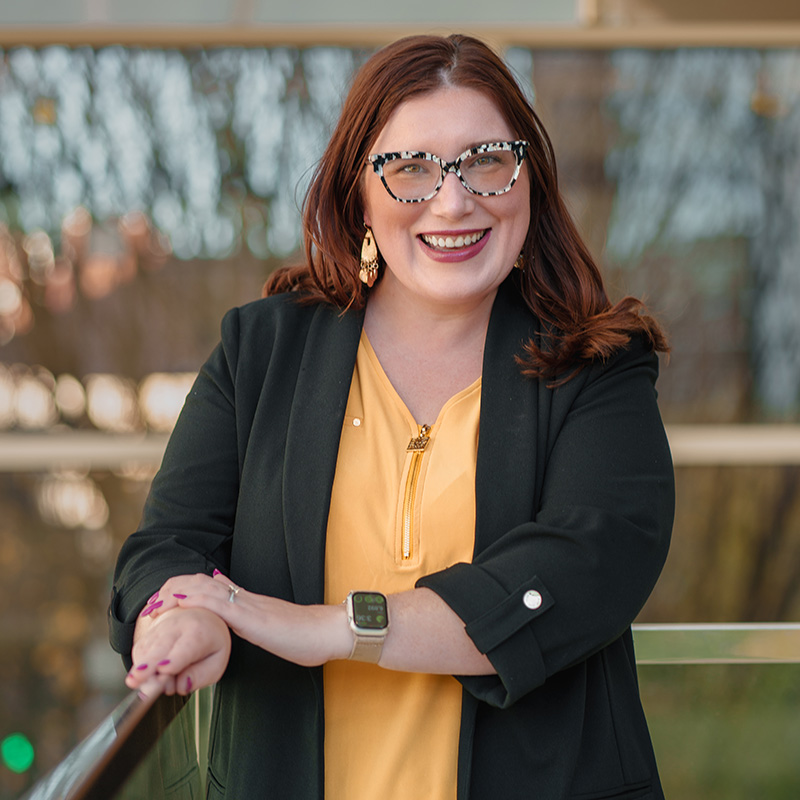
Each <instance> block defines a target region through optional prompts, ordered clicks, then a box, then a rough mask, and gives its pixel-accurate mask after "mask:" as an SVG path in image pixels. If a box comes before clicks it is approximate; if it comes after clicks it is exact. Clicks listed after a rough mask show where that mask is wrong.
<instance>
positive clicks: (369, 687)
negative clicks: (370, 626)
mask: <svg viewBox="0 0 800 800" xmlns="http://www.w3.org/2000/svg"><path fill="white" fill-rule="evenodd" d="M480 384H481V382H480V379H478V380H477V381H475V383H473V384H472V385H471V386H469V387H467V388H466V389H463V390H462V391H460V392H459V393H458V394H456V395H454V396H453V397H451V398H450V400H448V401H447V403H446V404H445V405H444V407H443V408H442V410H441V412H440V413H439V417H438V419H436V420H435V421H434V422H433V423H432V424H430V429H429V430H427V429H423V428H422V426H421V425H418V424H417V422H416V421H415V420H414V418H413V417H412V416H411V413H410V412H409V410H408V409H407V408H406V406H405V404H404V403H403V401H402V400H401V398H400V396H399V395H398V394H397V392H396V391H395V389H394V387H393V386H392V384H391V383H390V381H389V379H388V377H387V376H386V373H385V372H384V371H383V368H382V367H381V365H380V362H379V361H378V358H377V356H376V355H375V352H374V351H373V349H372V347H371V345H370V343H369V341H368V339H367V336H366V334H365V333H362V335H361V341H360V344H359V348H358V355H357V359H356V366H355V370H354V372H353V382H352V384H351V386H350V395H349V397H348V401H347V411H346V414H345V420H344V428H343V431H342V438H341V442H340V445H339V456H338V460H337V463H336V476H335V479H334V482H333V494H332V497H331V507H330V516H329V518H328V531H327V543H326V553H325V602H326V603H341V602H342V601H343V600H344V599H345V597H346V596H347V594H348V592H350V591H353V590H356V591H363V590H370V589H372V590H375V591H380V592H383V593H385V594H391V593H394V592H402V591H405V590H407V589H413V588H414V583H415V581H416V580H417V579H418V578H420V577H422V576H423V575H427V574H429V573H431V572H436V571H438V570H441V569H444V568H445V567H448V566H450V565H451V564H454V563H456V562H459V561H471V560H472V551H473V547H474V541H475V536H474V532H475V465H476V459H477V450H478V417H479V413H480ZM423 422H425V421H423ZM389 624H390V635H391V618H390V621H389ZM324 680H325V800H367V798H369V799H370V800H372V798H381V800H408V798H411V797H424V798H426V800H454V798H455V796H456V761H457V753H458V735H459V724H460V718H461V686H460V684H459V683H458V681H456V680H455V678H453V677H451V676H449V675H424V674H418V673H406V672H393V671H391V670H386V669H382V668H381V667H378V666H376V665H374V664H365V663H359V662H352V661H334V662H331V663H329V664H327V665H326V666H325V668H324Z"/></svg>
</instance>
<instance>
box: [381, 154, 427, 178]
mask: <svg viewBox="0 0 800 800" xmlns="http://www.w3.org/2000/svg"><path fill="white" fill-rule="evenodd" d="M431 168H432V162H430V161H426V160H425V159H421V158H397V159H395V160H394V161H391V162H389V163H388V164H387V165H386V166H385V167H384V168H383V172H384V175H386V177H387V178H423V177H428V176H429V175H430V174H431Z"/></svg>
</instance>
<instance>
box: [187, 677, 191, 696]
mask: <svg viewBox="0 0 800 800" xmlns="http://www.w3.org/2000/svg"><path fill="white" fill-rule="evenodd" d="M186 691H187V692H191V691H192V679H191V678H190V677H189V676H188V675H187V676H186Z"/></svg>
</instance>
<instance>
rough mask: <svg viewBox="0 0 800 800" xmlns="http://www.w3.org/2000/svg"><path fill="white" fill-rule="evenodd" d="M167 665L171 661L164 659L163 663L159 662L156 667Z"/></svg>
mask: <svg viewBox="0 0 800 800" xmlns="http://www.w3.org/2000/svg"><path fill="white" fill-rule="evenodd" d="M167 664H169V659H168V658H163V659H161V661H159V662H158V664H156V666H157V667H165V666H166V665H167Z"/></svg>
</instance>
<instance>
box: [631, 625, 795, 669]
mask: <svg viewBox="0 0 800 800" xmlns="http://www.w3.org/2000/svg"><path fill="white" fill-rule="evenodd" d="M633 638H634V642H635V645H636V663H637V664H639V665H651V664H672V665H678V664H800V622H748V623H745V622H731V623H660V624H657V623H653V624H638V625H634V626H633Z"/></svg>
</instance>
